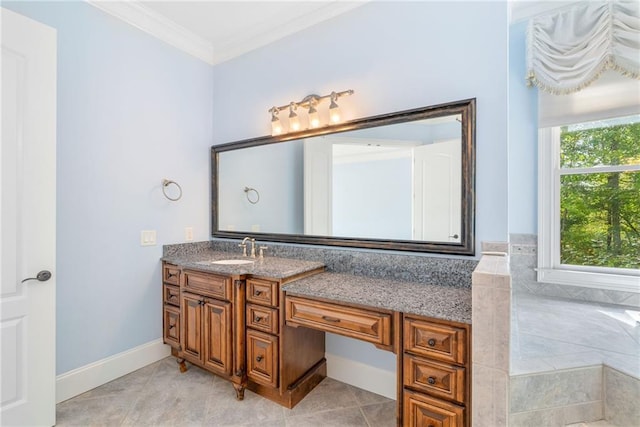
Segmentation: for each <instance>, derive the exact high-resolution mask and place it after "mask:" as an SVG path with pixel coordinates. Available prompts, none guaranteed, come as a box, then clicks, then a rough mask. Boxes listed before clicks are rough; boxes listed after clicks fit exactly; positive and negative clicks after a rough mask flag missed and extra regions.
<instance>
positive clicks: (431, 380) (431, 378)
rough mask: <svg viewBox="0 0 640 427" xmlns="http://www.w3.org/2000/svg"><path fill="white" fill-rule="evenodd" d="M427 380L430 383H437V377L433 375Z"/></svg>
mask: <svg viewBox="0 0 640 427" xmlns="http://www.w3.org/2000/svg"><path fill="white" fill-rule="evenodd" d="M427 382H428V383H429V384H431V385H433V384H435V383H436V379H435V378H433V377H429V378H427Z"/></svg>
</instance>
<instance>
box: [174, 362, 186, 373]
mask: <svg viewBox="0 0 640 427" xmlns="http://www.w3.org/2000/svg"><path fill="white" fill-rule="evenodd" d="M176 363H178V368H179V369H180V372H181V373H183V374H184V373H185V372H187V364H186V363H185V361H184V359H182V358H178V359H176Z"/></svg>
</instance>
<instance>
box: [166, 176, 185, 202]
mask: <svg viewBox="0 0 640 427" xmlns="http://www.w3.org/2000/svg"><path fill="white" fill-rule="evenodd" d="M171 184H173V185H175V186H176V187H178V196H176V197H171V196H169V195H168V194H167V187H168V186H169V185H171ZM162 194H164V197H166V198H167V199H169V200H171V201H172V202H176V201H178V200H180V198H181V197H182V187H180V184H178V183H177V182H175V181H171V180H170V179H166V178H165V179H163V180H162Z"/></svg>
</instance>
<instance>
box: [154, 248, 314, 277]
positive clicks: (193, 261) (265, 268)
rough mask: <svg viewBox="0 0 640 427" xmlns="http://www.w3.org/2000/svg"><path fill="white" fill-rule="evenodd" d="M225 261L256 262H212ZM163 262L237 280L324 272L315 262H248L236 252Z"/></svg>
mask: <svg viewBox="0 0 640 427" xmlns="http://www.w3.org/2000/svg"><path fill="white" fill-rule="evenodd" d="M226 259H234V260H235V259H242V260H249V261H253V262H252V263H251V264H241V265H223V264H212V263H211V261H218V260H226ZM162 260H163V261H166V262H168V263H171V264H175V265H178V266H181V267H183V268H189V269H192V270H200V271H206V272H210V273H219V274H227V275H234V276H243V275H252V276H255V277H266V278H272V279H285V278H288V277H292V276H296V275H298V274H302V273H306V272H308V271H312V270H316V269H318V268H324V264H323V263H321V262H315V261H303V260H299V259H288V258H277V257H270V256H265V257H264V258H262V259H260V258H249V257H243V256H241V255H240V254H237V253H233V252H218V251H211V250H209V251H201V252H198V253H191V254H188V253H186V254H175V255H168V256H164V257H162Z"/></svg>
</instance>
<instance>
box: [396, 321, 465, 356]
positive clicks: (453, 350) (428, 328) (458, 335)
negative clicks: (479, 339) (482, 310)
mask: <svg viewBox="0 0 640 427" xmlns="http://www.w3.org/2000/svg"><path fill="white" fill-rule="evenodd" d="M404 348H405V350H406V351H410V352H413V353H415V354H418V355H423V356H426V357H430V358H433V359H437V360H441V361H444V362H449V363H457V364H460V365H464V364H465V363H467V332H466V330H465V329H463V328H457V327H454V326H448V325H443V324H439V323H431V322H428V321H426V320H421V319H416V318H411V317H405V321H404Z"/></svg>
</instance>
